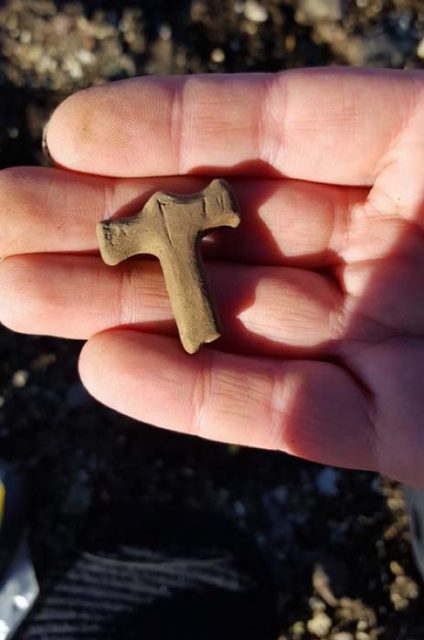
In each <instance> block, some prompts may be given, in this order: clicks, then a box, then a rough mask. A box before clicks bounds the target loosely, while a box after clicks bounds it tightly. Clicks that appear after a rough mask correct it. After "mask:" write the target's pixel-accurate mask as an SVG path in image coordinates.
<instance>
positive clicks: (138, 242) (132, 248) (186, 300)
mask: <svg viewBox="0 0 424 640" xmlns="http://www.w3.org/2000/svg"><path fill="white" fill-rule="evenodd" d="M239 223H240V215H239V212H238V206H237V204H236V200H235V197H234V195H233V193H232V191H231V188H230V186H229V184H228V183H227V182H226V181H225V180H221V179H218V180H213V181H212V182H211V183H210V184H209V185H208V186H207V187H206V188H205V189H203V191H200V192H199V193H195V194H192V195H175V194H171V193H164V192H163V191H159V192H157V193H155V194H154V195H153V196H152V197H151V198H149V200H148V201H147V202H146V204H145V206H144V207H143V209H142V210H141V211H139V212H138V213H137V214H136V215H134V216H133V217H131V218H125V219H121V220H116V221H110V220H104V221H103V222H99V223H98V225H97V236H98V240H99V246H100V253H101V255H102V258H103V260H104V261H105V262H106V264H109V265H117V264H119V263H120V262H122V261H123V260H126V259H127V258H129V257H131V256H135V255H138V254H141V253H144V254H150V255H154V256H156V257H157V258H159V261H160V264H161V267H162V271H163V274H164V277H165V285H166V289H167V291H168V295H169V298H170V301H171V306H172V311H173V313H174V317H175V320H176V323H177V327H178V331H179V334H180V339H181V342H182V344H183V347H184V349H185V350H186V351H187V352H188V353H196V351H198V349H199V347H200V346H201V345H202V344H203V343H206V342H212V341H213V340H216V339H217V338H219V336H220V335H221V334H220V327H219V321H218V316H217V313H216V311H215V310H214V308H213V306H212V303H211V301H210V298H209V296H208V294H207V290H206V281H205V276H204V273H203V268H202V267H203V265H202V261H201V256H200V246H199V245H200V241H201V239H202V237H203V236H205V235H206V234H208V233H209V232H210V231H212V230H213V229H217V228H218V227H233V228H235V227H237V226H238V225H239Z"/></svg>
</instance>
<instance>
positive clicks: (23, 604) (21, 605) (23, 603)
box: [13, 595, 29, 611]
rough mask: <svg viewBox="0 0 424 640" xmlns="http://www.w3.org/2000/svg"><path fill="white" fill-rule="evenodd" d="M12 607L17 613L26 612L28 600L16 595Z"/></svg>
mask: <svg viewBox="0 0 424 640" xmlns="http://www.w3.org/2000/svg"><path fill="white" fill-rule="evenodd" d="M13 605H14V606H15V607H16V609H19V611H26V609H28V608H29V602H28V599H27V598H25V596H21V595H17V596H15V597H14V598H13Z"/></svg>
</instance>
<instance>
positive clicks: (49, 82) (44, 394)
mask: <svg viewBox="0 0 424 640" xmlns="http://www.w3.org/2000/svg"><path fill="white" fill-rule="evenodd" d="M423 60H424V3H423V2H422V1H421V0H415V1H414V0H356V2H354V1H352V0H350V1H343V0H303V1H302V0H298V1H295V0H292V1H290V0H262V2H256V1H255V0H246V1H244V0H173V2H172V3H171V2H169V3H168V2H166V1H165V0H144V1H142V2H135V1H127V2H113V1H104V2H103V1H101V0H98V1H93V2H86V3H84V4H83V3H79V2H62V1H59V0H56V1H53V0H33V1H27V2H25V1H23V0H13V1H12V0H10V1H8V2H7V1H6V2H5V1H3V2H0V96H1V99H0V163H1V166H2V167H6V166H11V165H14V164H40V163H41V164H45V163H46V160H45V159H44V158H43V156H42V154H41V151H40V138H41V132H42V128H43V125H44V124H45V122H46V120H47V118H48V114H49V112H50V111H51V110H52V108H53V107H54V106H55V105H56V104H57V103H58V102H59V101H60V100H62V99H63V98H64V97H65V96H66V95H68V94H69V93H71V92H73V91H75V90H77V89H78V88H80V87H85V86H88V85H91V84H94V83H103V82H105V81H108V80H111V79H118V78H125V77H128V76H133V75H137V74H155V73H186V72H190V73H193V72H199V71H202V72H205V71H208V72H217V71H230V72H234V71H257V70H277V69H285V68H292V67H299V66H311V65H331V64H335V63H338V64H347V65H367V66H387V67H399V68H414V67H416V68H420V67H421V66H422V64H423ZM58 206H60V203H58ZM80 347H81V344H80V343H78V342H72V341H65V340H56V339H50V338H46V337H39V336H20V335H16V334H13V333H11V332H9V331H7V330H6V329H1V331H0V451H1V455H2V457H3V458H4V459H6V460H7V461H9V462H10V463H12V464H13V465H14V466H17V467H18V468H20V469H23V470H25V471H26V472H27V473H28V475H29V479H30V487H31V531H30V533H31V541H32V546H33V550H34V560H35V563H36V566H37V569H38V572H39V575H40V577H41V580H42V582H43V583H44V581H45V580H47V579H48V578H49V576H50V575H51V572H52V571H53V569H54V566H55V563H56V562H57V560H58V559H60V558H61V557H63V556H64V554H66V553H67V552H68V551H69V549H72V547H73V545H74V544H75V540H76V539H77V538H78V535H79V532H80V531H81V529H82V528H83V527H84V523H85V522H86V519H87V515H88V514H89V513H92V512H93V511H94V512H95V511H96V509H98V508H99V507H100V506H102V505H107V504H108V503H111V502H113V501H115V500H118V499H120V498H122V497H137V498H140V499H142V500H143V501H146V502H149V501H152V502H156V503H158V502H159V503H160V502H166V501H169V500H174V501H177V502H178V501H179V502H181V503H182V504H190V505H201V506H203V507H207V508H210V509H211V510H213V511H215V512H220V513H223V514H225V515H226V516H228V517H230V518H231V519H232V520H234V521H235V522H237V523H238V524H239V525H240V526H241V527H242V528H244V529H245V530H247V531H249V532H250V533H251V534H252V535H253V536H254V537H255V538H256V540H257V542H258V545H259V546H260V547H261V548H262V549H263V551H264V553H265V554H267V555H268V557H270V558H271V560H272V565H273V567H274V572H275V578H276V581H277V585H278V590H279V594H280V597H279V616H280V621H281V622H280V629H281V634H280V638H279V640H283V639H286V640H288V639H290V640H297V639H302V640H303V639H308V638H316V637H321V638H332V639H333V640H374V639H375V638H382V639H384V640H389V639H393V640H395V639H396V640H402V639H405V640H407V639H408V640H420V638H424V613H423V612H424V608H423V604H424V598H423V588H422V584H421V583H420V581H419V578H418V575H417V573H416V570H415V568H414V565H413V561H412V558H411V553H410V547H409V539H410V536H409V530H408V522H407V518H406V515H405V508H404V501H403V495H402V491H401V489H400V488H399V487H398V486H397V485H396V484H395V483H393V482H390V481H388V480H385V479H383V480H381V479H380V478H378V477H377V476H375V475H373V474H370V473H362V472H361V473H354V472H346V471H340V470H337V469H332V468H326V467H320V466H318V465H314V464H309V463H306V462H302V461H299V460H295V459H291V458H289V457H287V456H283V455H280V454H275V453H269V452H261V451H252V450H245V449H239V448H235V447H228V446H224V445H218V444H212V443H208V442H202V441H199V440H194V439H192V438H189V437H183V436H177V435H175V434H170V433H166V432H161V431H159V430H155V429H153V428H151V427H149V426H146V425H140V424H136V423H135V422H133V421H131V420H129V419H126V418H123V417H122V416H119V415H117V414H115V413H113V412H112V411H109V410H107V409H106V408H104V407H101V406H99V405H98V404H97V403H96V402H95V401H94V400H92V399H91V398H90V397H89V396H88V395H87V393H86V392H85V391H84V389H83V388H82V386H81V384H80V382H79V380H78V375H77V357H78V352H79V349H80ZM253 470H254V471H253ZM276 640H277V639H276Z"/></svg>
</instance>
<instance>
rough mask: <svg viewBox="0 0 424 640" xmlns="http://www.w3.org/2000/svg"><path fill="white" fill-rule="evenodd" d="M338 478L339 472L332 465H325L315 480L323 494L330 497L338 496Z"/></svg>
mask: <svg viewBox="0 0 424 640" xmlns="http://www.w3.org/2000/svg"><path fill="white" fill-rule="evenodd" d="M338 479H339V472H338V471H336V470H335V469H333V468H332V467H325V468H324V469H322V470H321V471H319V473H318V474H317V476H316V479H315V482H316V485H317V489H318V491H319V492H320V494H321V495H323V496H328V497H329V498H331V497H334V496H337V495H338V493H339V489H338V486H337V485H338Z"/></svg>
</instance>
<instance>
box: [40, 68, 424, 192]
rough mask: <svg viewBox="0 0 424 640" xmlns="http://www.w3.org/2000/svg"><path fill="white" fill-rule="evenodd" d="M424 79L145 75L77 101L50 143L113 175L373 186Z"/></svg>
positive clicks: (57, 120)
mask: <svg viewBox="0 0 424 640" xmlns="http://www.w3.org/2000/svg"><path fill="white" fill-rule="evenodd" d="M422 86H423V83H422V76H421V75H420V74H419V72H405V71H401V72H396V71H386V72H382V71H371V70H358V69H328V68H326V69H308V70H294V71H286V72H282V73H279V74H233V75H198V76H186V77H184V76H174V77H143V78H136V79H131V80H125V81H120V82H115V83H111V84H108V85H105V86H101V87H94V88H90V89H86V90H84V91H80V92H78V93H76V94H74V95H73V96H71V97H70V98H68V99H67V100H65V102H64V103H62V104H61V105H60V106H59V107H58V109H57V110H56V111H55V113H54V114H53V116H52V118H51V121H50V123H49V126H48V130H47V135H46V142H47V145H48V149H49V152H50V154H51V156H52V158H53V159H54V161H55V162H57V163H58V164H60V165H62V166H64V167H66V168H69V169H72V170H75V171H81V172H87V173H94V174H99V175H105V176H117V177H142V176H162V175H183V174H187V173H203V174H211V173H215V174H216V173H217V172H219V173H220V174H222V175H224V174H235V173H237V174H245V175H246V174H247V175H249V174H250V175H251V174H253V173H254V174H257V173H258V172H259V173H262V174H265V175H271V176H272V175H276V174H278V175H285V176H288V177H291V178H297V179H303V180H313V181H319V182H329V183H337V184H349V185H369V184H372V183H373V181H374V178H375V175H376V173H377V171H378V168H379V167H381V162H382V158H383V157H384V155H385V153H386V152H387V151H388V150H389V148H390V145H391V143H392V141H393V140H394V139H396V136H397V135H398V133H399V132H400V131H401V130H402V127H403V126H404V124H405V122H406V121H407V120H408V116H409V115H410V114H411V113H412V112H413V110H414V108H415V106H416V103H417V99H418V97H419V94H420V93H421V91H422Z"/></svg>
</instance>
